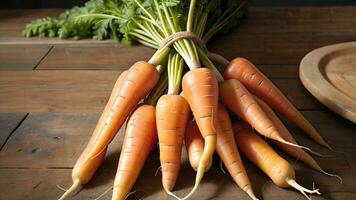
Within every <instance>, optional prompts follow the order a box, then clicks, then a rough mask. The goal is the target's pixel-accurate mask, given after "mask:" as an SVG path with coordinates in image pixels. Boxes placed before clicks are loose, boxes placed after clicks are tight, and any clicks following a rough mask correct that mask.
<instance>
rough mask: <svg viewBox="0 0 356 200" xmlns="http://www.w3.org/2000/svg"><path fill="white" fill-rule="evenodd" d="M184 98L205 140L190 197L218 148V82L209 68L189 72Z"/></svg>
mask: <svg viewBox="0 0 356 200" xmlns="http://www.w3.org/2000/svg"><path fill="white" fill-rule="evenodd" d="M182 87H183V93H184V97H185V98H186V99H187V101H188V103H189V106H190V108H191V110H192V111H193V115H194V118H195V121H196V123H197V125H198V127H199V130H200V132H201V134H202V136H203V138H204V151H203V154H202V156H201V159H200V162H199V167H198V170H197V175H196V178H195V184H194V187H193V189H192V191H191V192H190V193H189V194H188V195H187V196H185V197H184V198H183V199H187V198H188V197H190V196H191V195H192V194H193V193H194V192H195V191H196V190H197V188H198V186H199V183H200V181H201V179H202V178H203V175H204V171H205V169H206V166H207V164H208V162H209V160H210V159H212V156H213V154H214V151H215V148H216V130H217V110H218V82H217V79H216V77H215V75H214V73H213V72H212V71H211V70H210V69H208V68H196V69H192V70H190V71H189V72H187V73H186V74H185V75H184V77H183V80H182Z"/></svg>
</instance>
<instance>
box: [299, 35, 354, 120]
mask: <svg viewBox="0 0 356 200" xmlns="http://www.w3.org/2000/svg"><path fill="white" fill-rule="evenodd" d="M355 52H356V42H346V43H340V44H335V45H329V46H325V47H321V48H319V49H316V50H313V51H312V52H310V53H308V54H307V55H306V56H305V57H304V58H303V60H302V62H301V64H300V78H301V80H302V82H303V84H304V85H305V87H306V88H307V89H308V90H309V91H310V92H311V93H312V94H313V95H314V96H315V97H316V98H317V99H319V101H320V102H322V103H323V104H325V105H326V106H327V107H329V108H330V109H331V110H333V111H334V112H336V113H338V114H339V115H341V116H343V117H345V118H346V119H349V120H350V121H352V122H354V123H356V54H355Z"/></svg>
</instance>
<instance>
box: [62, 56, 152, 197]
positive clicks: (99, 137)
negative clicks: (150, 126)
mask: <svg viewBox="0 0 356 200" xmlns="http://www.w3.org/2000/svg"><path fill="white" fill-rule="evenodd" d="M120 79H121V78H120ZM120 79H119V80H120ZM158 79H159V73H158V71H157V70H156V68H155V66H154V65H152V64H149V63H147V62H143V61H140V62H137V63H135V64H134V65H133V66H132V67H131V68H130V69H129V70H128V71H127V72H126V73H125V76H123V79H122V80H120V81H119V80H118V81H117V83H116V84H115V86H114V89H113V91H112V93H111V96H110V99H109V102H108V104H106V106H105V109H104V112H103V114H102V115H101V117H100V119H99V122H98V124H97V126H96V128H95V129H94V132H93V135H92V137H91V138H90V141H89V143H88V145H87V146H86V148H85V149H84V151H83V153H82V154H81V155H80V157H79V159H78V160H77V162H76V164H75V166H74V168H73V171H72V179H73V182H74V183H73V185H72V186H71V188H70V189H68V190H67V191H66V192H65V193H64V194H63V196H62V197H61V198H60V199H65V198H66V197H68V196H69V195H71V194H72V193H73V192H74V191H76V190H78V188H80V187H81V186H82V185H83V184H86V183H88V182H89V181H90V179H91V178H92V177H93V175H94V173H95V171H96V170H97V168H98V167H99V166H100V164H101V162H102V160H103V159H104V156H105V151H106V149H107V146H108V145H109V143H110V142H111V141H112V139H113V138H114V136H115V135H116V133H117V132H118V130H119V129H120V127H121V126H122V124H123V123H124V122H125V120H126V118H127V116H128V115H129V113H130V112H131V110H132V109H133V108H134V106H136V104H137V103H138V102H139V101H140V100H141V99H142V98H143V97H145V96H146V95H147V94H148V93H149V91H150V90H151V89H152V88H153V87H154V86H155V84H156V83H157V81H158Z"/></svg>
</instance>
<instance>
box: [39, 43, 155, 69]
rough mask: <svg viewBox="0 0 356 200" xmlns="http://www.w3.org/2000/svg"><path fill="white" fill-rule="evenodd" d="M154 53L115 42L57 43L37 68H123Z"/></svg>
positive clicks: (140, 47)
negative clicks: (94, 43)
mask: <svg viewBox="0 0 356 200" xmlns="http://www.w3.org/2000/svg"><path fill="white" fill-rule="evenodd" d="M153 53H154V50H153V49H151V48H148V47H144V46H137V45H136V46H132V47H128V46H125V45H122V44H115V43H114V44H96V45H93V44H73V45H56V46H54V48H53V49H52V51H51V52H50V53H49V54H48V55H47V57H46V58H45V59H44V60H43V62H41V63H40V65H39V66H38V67H37V68H36V69H89V70H92V69H98V70H104V69H110V70H123V69H128V68H129V67H130V66H131V65H132V64H134V63H135V62H137V61H139V60H149V58H150V57H151V56H152V55H153Z"/></svg>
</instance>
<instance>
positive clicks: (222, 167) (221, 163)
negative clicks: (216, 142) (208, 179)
mask: <svg viewBox="0 0 356 200" xmlns="http://www.w3.org/2000/svg"><path fill="white" fill-rule="evenodd" d="M220 169H221V171H222V172H223V173H224V174H226V171H225V170H224V166H223V161H222V160H220Z"/></svg>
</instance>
